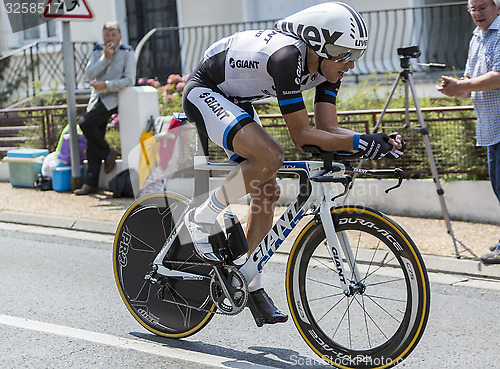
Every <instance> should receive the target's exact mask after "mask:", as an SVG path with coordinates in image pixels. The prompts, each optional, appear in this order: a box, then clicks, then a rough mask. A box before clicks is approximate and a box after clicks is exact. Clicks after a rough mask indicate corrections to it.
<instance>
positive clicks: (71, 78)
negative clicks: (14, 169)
mask: <svg viewBox="0 0 500 369" xmlns="http://www.w3.org/2000/svg"><path fill="white" fill-rule="evenodd" d="M62 25H63V65H64V82H65V84H66V104H67V106H68V124H69V136H70V152H71V189H72V190H75V189H77V188H80V187H81V186H82V179H81V176H80V150H79V148H78V133H77V131H76V97H75V64H74V55H73V47H72V44H71V29H70V25H69V21H63V22H62Z"/></svg>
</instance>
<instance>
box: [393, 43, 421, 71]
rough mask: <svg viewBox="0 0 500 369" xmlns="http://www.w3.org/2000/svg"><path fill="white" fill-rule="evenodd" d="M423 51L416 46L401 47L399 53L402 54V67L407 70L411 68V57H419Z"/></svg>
mask: <svg viewBox="0 0 500 369" xmlns="http://www.w3.org/2000/svg"><path fill="white" fill-rule="evenodd" d="M421 54H422V53H421V52H420V48H419V47H418V46H417V45H415V46H408V47H400V48H398V55H399V56H400V59H399V61H400V63H401V68H403V69H404V70H406V71H409V70H410V59H411V58H418V57H419V56H420V55H421Z"/></svg>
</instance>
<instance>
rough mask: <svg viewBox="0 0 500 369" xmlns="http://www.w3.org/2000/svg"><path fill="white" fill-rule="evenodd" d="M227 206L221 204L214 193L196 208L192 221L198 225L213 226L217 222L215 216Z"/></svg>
mask: <svg viewBox="0 0 500 369" xmlns="http://www.w3.org/2000/svg"><path fill="white" fill-rule="evenodd" d="M226 207H227V206H226V205H223V204H221V203H220V202H219V201H217V199H216V198H215V192H214V193H213V194H212V196H210V197H209V198H208V199H207V200H206V201H205V202H204V203H203V204H201V205H200V206H199V207H198V208H196V210H195V212H194V221H195V222H199V223H209V224H214V223H215V221H216V220H217V216H219V214H220V213H221V212H222V210H224V209H225V208H226Z"/></svg>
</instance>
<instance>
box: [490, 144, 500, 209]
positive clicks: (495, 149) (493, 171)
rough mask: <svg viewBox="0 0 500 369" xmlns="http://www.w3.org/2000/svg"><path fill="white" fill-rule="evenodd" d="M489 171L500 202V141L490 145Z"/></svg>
mask: <svg viewBox="0 0 500 369" xmlns="http://www.w3.org/2000/svg"><path fill="white" fill-rule="evenodd" d="M488 171H489V175H490V181H491V185H492V187H493V191H494V192H495V195H496V196H497V199H498V201H499V202H500V142H498V143H496V144H494V145H490V146H488Z"/></svg>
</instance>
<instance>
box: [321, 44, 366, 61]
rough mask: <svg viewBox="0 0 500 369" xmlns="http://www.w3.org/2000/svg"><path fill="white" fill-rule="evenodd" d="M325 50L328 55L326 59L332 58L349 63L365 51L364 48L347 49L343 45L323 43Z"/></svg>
mask: <svg viewBox="0 0 500 369" xmlns="http://www.w3.org/2000/svg"><path fill="white" fill-rule="evenodd" d="M325 48H326V52H327V53H328V55H330V57H329V58H328V60H332V61H334V62H337V63H349V62H351V61H356V60H358V59H359V58H360V57H361V56H362V55H363V54H364V52H365V49H349V48H347V47H344V46H337V45H331V44H328V45H325Z"/></svg>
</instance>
